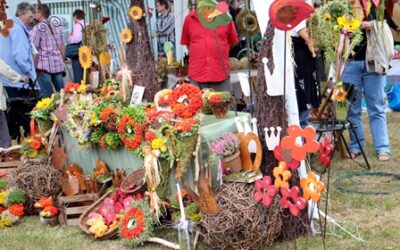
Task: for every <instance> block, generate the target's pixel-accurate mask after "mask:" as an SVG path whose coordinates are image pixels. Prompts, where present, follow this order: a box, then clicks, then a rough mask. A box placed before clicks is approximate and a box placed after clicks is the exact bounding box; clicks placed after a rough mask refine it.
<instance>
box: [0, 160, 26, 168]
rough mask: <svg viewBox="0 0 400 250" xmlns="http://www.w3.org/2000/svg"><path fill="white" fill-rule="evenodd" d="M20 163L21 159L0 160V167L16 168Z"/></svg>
mask: <svg viewBox="0 0 400 250" xmlns="http://www.w3.org/2000/svg"><path fill="white" fill-rule="evenodd" d="M21 164H22V162H21V161H6V162H0V168H17V167H19V166H20V165H21Z"/></svg>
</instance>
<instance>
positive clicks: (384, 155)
mask: <svg viewBox="0 0 400 250" xmlns="http://www.w3.org/2000/svg"><path fill="white" fill-rule="evenodd" d="M378 160H379V161H381V162H385V161H389V160H390V154H389V153H386V152H382V153H379V154H378Z"/></svg>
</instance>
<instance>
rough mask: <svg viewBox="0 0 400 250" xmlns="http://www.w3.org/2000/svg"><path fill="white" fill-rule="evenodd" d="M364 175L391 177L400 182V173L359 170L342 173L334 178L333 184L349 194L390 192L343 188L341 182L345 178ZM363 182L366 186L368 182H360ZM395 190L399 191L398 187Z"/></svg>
mask: <svg viewBox="0 0 400 250" xmlns="http://www.w3.org/2000/svg"><path fill="white" fill-rule="evenodd" d="M366 176H378V177H393V178H394V179H395V180H397V181H399V184H400V175H398V174H393V173H385V172H361V173H350V174H346V175H343V176H341V177H339V178H338V179H336V180H335V182H334V183H333V185H334V186H335V187H336V188H337V189H339V190H340V191H342V192H345V193H351V194H364V195H388V194H390V193H391V192H379V191H377V192H373V191H361V190H355V189H350V188H345V187H343V182H344V181H345V180H347V179H351V178H352V177H366ZM361 184H364V185H365V186H368V185H369V184H368V183H361ZM395 192H400V187H399V188H397V191H395Z"/></svg>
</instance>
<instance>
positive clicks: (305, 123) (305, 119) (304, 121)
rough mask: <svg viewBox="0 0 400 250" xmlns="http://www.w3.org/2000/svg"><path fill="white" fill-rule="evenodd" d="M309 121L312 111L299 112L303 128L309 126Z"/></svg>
mask: <svg viewBox="0 0 400 250" xmlns="http://www.w3.org/2000/svg"><path fill="white" fill-rule="evenodd" d="M308 119H310V111H309V110H308V109H306V110H303V111H299V122H300V127H301V128H305V127H307V126H308Z"/></svg>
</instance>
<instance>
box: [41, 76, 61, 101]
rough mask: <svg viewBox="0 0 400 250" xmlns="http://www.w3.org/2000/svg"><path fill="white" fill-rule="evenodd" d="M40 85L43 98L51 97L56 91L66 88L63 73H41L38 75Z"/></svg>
mask: <svg viewBox="0 0 400 250" xmlns="http://www.w3.org/2000/svg"><path fill="white" fill-rule="evenodd" d="M38 83H39V86H40V93H42V95H43V97H50V96H51V95H52V94H53V93H54V91H57V92H58V91H60V90H61V89H62V88H64V79H63V76H62V72H60V73H55V74H49V73H46V72H40V73H39V74H38Z"/></svg>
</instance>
